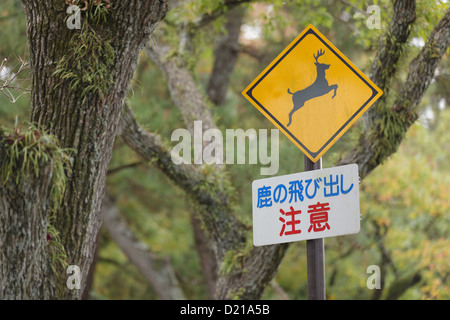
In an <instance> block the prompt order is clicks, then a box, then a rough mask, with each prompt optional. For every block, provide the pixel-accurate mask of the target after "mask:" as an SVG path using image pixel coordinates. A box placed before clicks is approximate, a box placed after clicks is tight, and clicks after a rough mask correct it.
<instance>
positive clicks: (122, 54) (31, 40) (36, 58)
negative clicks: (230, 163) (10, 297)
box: [0, 0, 167, 298]
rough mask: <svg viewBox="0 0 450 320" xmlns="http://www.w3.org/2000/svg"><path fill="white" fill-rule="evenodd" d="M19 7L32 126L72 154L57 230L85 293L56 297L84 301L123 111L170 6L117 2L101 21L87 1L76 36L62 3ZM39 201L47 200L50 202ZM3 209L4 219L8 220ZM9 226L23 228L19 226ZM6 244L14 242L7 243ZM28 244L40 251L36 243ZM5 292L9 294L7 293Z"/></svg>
mask: <svg viewBox="0 0 450 320" xmlns="http://www.w3.org/2000/svg"><path fill="white" fill-rule="evenodd" d="M22 3H23V8H24V11H25V15H26V19H27V34H28V45H29V48H30V49H29V52H30V67H31V83H32V93H31V121H32V122H36V123H39V125H41V126H42V127H44V128H46V129H48V130H49V131H50V132H51V133H52V134H54V135H56V136H57V138H58V139H59V142H60V145H61V147H63V148H71V149H73V157H74V159H73V160H74V161H73V166H72V168H71V169H72V170H71V172H70V174H69V176H68V180H67V186H66V187H67V188H66V192H65V195H64V198H63V200H62V203H61V206H60V209H59V210H58V212H57V216H56V223H55V227H56V228H57V229H58V231H59V232H60V235H61V241H62V244H63V245H64V247H65V250H66V253H67V263H68V264H69V265H78V266H79V267H80V268H81V274H82V278H81V290H73V291H71V290H68V289H67V288H66V289H65V290H64V291H63V292H62V294H61V295H60V296H59V297H61V298H80V296H81V293H82V292H83V288H84V285H85V280H86V279H85V278H86V275H87V273H88V270H89V265H90V263H91V261H92V258H93V253H94V249H95V248H94V246H95V239H96V236H97V233H98V231H99V228H100V225H101V216H100V207H101V203H102V198H103V194H104V184H105V177H106V171H107V167H108V163H109V161H110V158H111V153H112V147H113V142H114V137H115V132H116V127H117V124H118V121H119V118H120V113H121V109H122V103H123V100H124V98H125V95H126V94H127V92H128V87H129V83H130V81H131V78H132V76H133V73H134V70H135V67H136V64H137V61H138V56H139V53H140V51H141V49H142V48H143V46H144V45H145V44H146V42H147V41H148V39H149V36H150V34H151V33H152V32H153V30H154V28H155V26H156V24H157V23H158V21H160V20H161V19H162V18H163V17H164V15H165V13H166V10H167V5H166V1H165V0H152V1H138V0H130V1H112V3H111V7H110V8H108V9H106V7H105V6H104V5H103V6H102V10H98V12H97V13H96V11H95V10H96V9H97V7H94V2H93V1H90V2H89V9H88V10H87V11H81V30H77V29H73V30H71V29H69V28H68V27H67V25H66V18H67V17H68V15H67V14H66V9H67V7H68V5H67V4H65V2H64V1H62V0H41V1H33V0H23V1H22ZM99 12H102V14H103V15H102V16H100V15H99ZM87 14H88V15H89V18H87V16H88V15H87ZM97 18H98V20H97ZM84 42H87V43H84ZM80 60H81V61H80ZM64 62H66V63H64ZM55 71H56V72H55ZM77 80H78V81H77ZM11 196H12V195H11V194H6V197H5V198H3V197H2V198H3V201H6V202H13V201H14V199H13V198H11ZM41 197H44V198H45V194H41V195H39V198H41ZM34 199H35V200H37V199H38V198H36V197H35V198H34ZM27 200H29V201H31V199H28V198H27V197H24V198H23V199H22V201H27ZM41 201H45V200H41ZM24 205H30V204H27V203H25V204H24ZM1 209H2V211H0V215H1V216H4V215H5V212H6V213H8V210H6V211H5V210H4V208H3V207H2V208H1ZM6 209H8V205H6ZM36 211H39V210H36ZM38 213H39V212H30V214H32V215H33V217H29V219H30V221H31V220H33V221H34V222H33V223H36V224H38V225H45V220H46V217H45V215H44V214H40V215H37V214H38ZM18 214H22V213H18ZM9 223H13V224H14V223H15V224H16V226H17V227H19V226H20V224H19V223H20V222H19V221H16V222H14V221H9ZM13 231H14V229H13V228H11V229H8V230H6V233H11V232H13ZM41 233H42V232H41ZM5 239H11V237H10V236H9V235H6V236H5ZM24 241H27V240H24ZM28 241H30V242H31V243H37V242H36V241H35V239H34V238H33V237H32V235H30V237H29V239H28ZM4 245H6V246H8V247H14V246H19V245H20V244H19V243H18V242H13V243H5V244H4ZM39 248H40V246H39V247H36V246H33V245H31V247H30V248H28V249H27V251H28V252H23V255H24V256H29V257H34V256H36V255H37V254H39V252H37V251H36V250H39ZM11 250H13V249H11ZM3 258H4V257H2V261H0V262H2V263H1V264H2V267H3V261H4V259H3ZM36 263H38V262H36ZM6 269H7V270H6V271H7V274H6V275H5V276H6V277H16V276H17V275H14V274H13V273H14V271H15V269H14V268H11V266H9V265H7V266H6ZM42 276H44V275H42ZM2 284H3V283H2ZM7 284H8V282H7ZM30 285H32V284H31V283H28V284H24V286H23V287H24V288H25V287H28V286H30ZM1 290H2V291H3V290H6V291H8V288H6V289H5V288H3V287H2V288H1ZM19 290H20V288H19ZM17 296H18V297H19V296H26V297H27V298H47V297H49V294H48V292H46V290H35V291H33V292H31V293H30V294H27V295H22V294H20V293H17ZM52 298H56V297H54V296H53V297H52Z"/></svg>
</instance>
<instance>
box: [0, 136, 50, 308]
mask: <svg viewBox="0 0 450 320" xmlns="http://www.w3.org/2000/svg"><path fill="white" fill-rule="evenodd" d="M0 140H1V139H0ZM0 148H1V147H0ZM1 149H3V150H0V160H1V162H0V163H3V161H5V159H6V155H5V154H4V152H3V151H4V148H1ZM39 172H40V175H39V176H35V175H34V173H33V172H27V173H23V175H24V178H26V179H23V181H22V183H20V184H18V183H16V179H15V177H14V176H13V177H12V179H11V178H10V179H9V180H8V182H7V183H6V184H5V185H3V183H2V184H0V300H5V299H31V298H34V297H42V298H49V297H50V296H51V294H52V293H53V292H52V291H51V290H49V288H50V287H51V286H50V285H49V279H47V277H46V275H47V274H48V273H49V271H50V264H49V260H48V251H47V244H46V238H47V225H48V208H49V203H48V201H47V200H46V199H48V195H49V193H50V192H49V191H50V182H51V177H52V165H51V164H50V163H46V164H45V165H44V166H43V167H41V168H40V170H39Z"/></svg>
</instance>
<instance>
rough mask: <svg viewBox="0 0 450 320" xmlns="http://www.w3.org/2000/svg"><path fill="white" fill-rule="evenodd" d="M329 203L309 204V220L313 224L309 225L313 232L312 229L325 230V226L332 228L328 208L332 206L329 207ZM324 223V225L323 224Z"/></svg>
mask: <svg viewBox="0 0 450 320" xmlns="http://www.w3.org/2000/svg"><path fill="white" fill-rule="evenodd" d="M328 205H329V203H320V202H317V204H312V205H310V206H308V209H310V210H308V213H310V216H309V222H310V223H311V225H310V226H309V229H308V232H311V229H312V230H313V231H314V232H317V231H323V230H325V228H327V229H328V230H330V225H329V224H328V210H330V207H327V206H328ZM322 224H323V225H322Z"/></svg>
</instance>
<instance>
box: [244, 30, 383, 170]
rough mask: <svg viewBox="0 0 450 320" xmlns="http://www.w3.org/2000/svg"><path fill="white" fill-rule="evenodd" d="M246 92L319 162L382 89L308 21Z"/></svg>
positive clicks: (270, 117) (271, 119) (304, 151)
mask: <svg viewBox="0 0 450 320" xmlns="http://www.w3.org/2000/svg"><path fill="white" fill-rule="evenodd" d="M242 94H243V95H244V97H246V98H247V99H248V100H249V101H250V102H251V103H252V104H253V105H254V106H255V107H256V108H257V109H258V110H259V111H261V112H262V113H263V114H264V115H265V116H266V117H267V118H268V119H269V120H270V121H271V122H272V123H273V124H274V125H275V126H277V127H278V129H280V130H281V131H282V132H283V133H284V134H285V135H286V136H287V137H288V138H289V139H290V140H291V141H292V142H293V143H294V144H295V145H296V146H297V147H299V148H300V149H301V150H302V151H303V153H304V154H305V155H306V156H308V158H310V159H311V160H312V161H313V162H317V160H319V158H320V157H322V155H323V154H324V153H325V152H326V151H327V150H328V149H329V148H330V147H331V146H332V145H333V144H334V143H335V142H336V141H337V140H338V139H339V138H340V137H341V136H342V135H343V134H344V133H345V132H346V131H347V130H348V129H349V128H350V126H351V125H352V124H353V123H354V122H355V121H356V120H357V119H358V118H359V117H360V116H361V115H362V114H363V113H364V112H365V111H366V110H367V109H368V108H369V107H370V106H371V105H372V104H373V103H374V102H375V101H376V100H377V99H378V98H379V97H380V96H381V95H382V94H383V92H382V91H381V90H380V89H379V88H378V87H377V86H376V85H375V84H374V83H373V82H372V81H371V80H370V79H369V78H368V77H366V76H365V75H364V73H362V71H360V70H359V69H358V68H357V67H356V66H355V65H354V64H353V63H352V62H351V61H350V60H349V59H347V57H345V56H344V55H343V54H342V52H340V51H339V50H338V49H337V48H336V47H335V46H334V45H333V44H332V43H331V42H330V41H329V40H328V39H326V38H325V36H324V35H322V34H321V33H320V32H319V31H318V30H317V29H316V28H314V27H313V26H312V25H309V26H308V27H307V28H306V29H305V30H303V32H302V33H300V34H299V35H298V36H297V37H296V38H295V39H294V40H293V41H292V42H291V43H290V44H289V45H288V46H287V47H286V48H285V49H284V50H283V51H282V52H281V53H280V54H279V55H278V56H277V57H276V58H275V60H273V61H272V62H271V63H270V64H269V65H268V66H267V67H266V68H265V69H264V71H263V72H261V74H260V75H259V76H257V77H256V79H255V80H253V82H252V83H250V85H249V86H248V87H247V88H246V89H245V90H244V91H243V92H242Z"/></svg>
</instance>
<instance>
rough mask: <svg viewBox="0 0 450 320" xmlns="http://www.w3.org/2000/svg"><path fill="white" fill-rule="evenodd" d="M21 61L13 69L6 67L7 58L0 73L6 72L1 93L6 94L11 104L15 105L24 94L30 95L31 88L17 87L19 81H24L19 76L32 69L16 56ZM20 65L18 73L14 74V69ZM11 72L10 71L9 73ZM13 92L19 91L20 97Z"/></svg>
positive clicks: (1, 64)
mask: <svg viewBox="0 0 450 320" xmlns="http://www.w3.org/2000/svg"><path fill="white" fill-rule="evenodd" d="M16 59H17V60H18V61H19V63H18V64H16V65H15V66H14V67H13V68H12V69H9V68H8V67H6V62H7V61H8V59H7V58H5V59H3V60H2V61H1V62H0V72H2V73H3V72H5V74H3V75H2V76H1V78H0V92H1V93H2V94H4V95H5V96H6V97H7V99H8V100H9V101H10V102H11V103H15V102H16V101H17V100H18V99H19V98H20V97H21V96H23V95H24V94H27V93H30V92H31V89H30V88H24V87H22V86H20V85H17V82H18V80H20V81H23V80H24V79H21V78H18V76H19V75H20V74H21V73H22V72H23V71H24V70H26V69H28V68H29V67H30V65H29V63H28V62H27V61H25V60H24V59H23V58H22V57H20V56H16ZM19 64H20V66H19V68H18V70H17V72H13V70H14V69H16V68H17V66H18V65H19ZM8 70H9V71H8ZM11 90H15V91H19V92H20V93H19V94H18V95H14V93H13V92H11Z"/></svg>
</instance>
